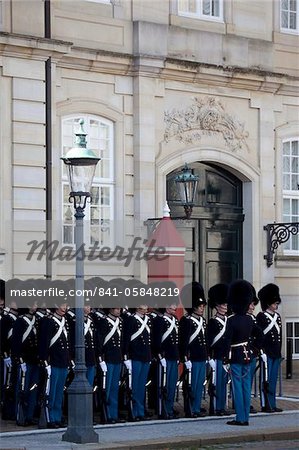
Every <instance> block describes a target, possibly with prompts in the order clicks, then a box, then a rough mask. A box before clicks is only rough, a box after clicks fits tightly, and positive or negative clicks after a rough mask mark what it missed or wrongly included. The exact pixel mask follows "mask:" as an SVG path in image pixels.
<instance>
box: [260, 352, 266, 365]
mask: <svg viewBox="0 0 299 450" xmlns="http://www.w3.org/2000/svg"><path fill="white" fill-rule="evenodd" d="M261 359H262V361H263V362H264V363H266V362H267V355H266V353H262V354H261Z"/></svg>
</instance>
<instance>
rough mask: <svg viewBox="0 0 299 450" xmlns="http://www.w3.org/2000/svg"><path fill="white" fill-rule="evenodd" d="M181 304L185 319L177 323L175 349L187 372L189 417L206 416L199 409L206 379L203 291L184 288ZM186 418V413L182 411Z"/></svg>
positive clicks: (194, 286)
mask: <svg viewBox="0 0 299 450" xmlns="http://www.w3.org/2000/svg"><path fill="white" fill-rule="evenodd" d="M181 300H182V303H183V305H190V303H191V304H192V307H191V308H190V307H185V309H186V311H187V316H183V317H182V318H181V320H180V332H179V347H180V357H181V361H183V363H184V365H185V369H184V370H185V371H190V370H191V394H190V398H191V417H203V416H205V415H206V413H205V411H204V410H203V408H201V401H202V394H203V387H204V382H205V378H206V360H207V356H208V355H207V343H206V320H205V318H204V317H203V314H204V310H205V306H206V304H207V302H206V299H205V294H204V290H203V287H202V285H201V284H200V283H198V282H195V281H194V282H192V283H189V284H186V285H185V286H184V287H183V289H182V291H181ZM185 413H186V415H189V414H190V411H189V412H187V411H186V410H185Z"/></svg>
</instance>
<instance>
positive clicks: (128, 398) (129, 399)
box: [125, 369, 135, 421]
mask: <svg viewBox="0 0 299 450" xmlns="http://www.w3.org/2000/svg"><path fill="white" fill-rule="evenodd" d="M125 388H126V390H125V406H126V407H127V409H128V415H129V420H130V421H134V420H135V414H134V410H133V395H132V371H131V370H129V369H127V376H126V381H125Z"/></svg>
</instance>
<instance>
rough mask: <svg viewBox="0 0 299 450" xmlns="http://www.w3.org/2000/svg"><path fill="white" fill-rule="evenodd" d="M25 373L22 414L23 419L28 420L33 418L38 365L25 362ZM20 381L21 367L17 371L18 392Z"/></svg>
mask: <svg viewBox="0 0 299 450" xmlns="http://www.w3.org/2000/svg"><path fill="white" fill-rule="evenodd" d="M26 368H27V369H26V373H25V385H24V394H25V398H26V400H25V404H24V415H25V420H26V421H30V420H32V419H33V415H34V410H35V406H36V402H37V386H38V382H39V367H38V366H37V365H35V364H28V363H27V364H26ZM20 383H21V369H20V372H19V379H18V386H17V392H19V389H20Z"/></svg>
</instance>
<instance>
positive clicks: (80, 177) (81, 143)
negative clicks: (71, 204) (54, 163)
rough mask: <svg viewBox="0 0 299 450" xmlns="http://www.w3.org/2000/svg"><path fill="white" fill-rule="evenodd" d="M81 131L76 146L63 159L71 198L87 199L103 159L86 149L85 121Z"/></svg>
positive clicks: (77, 136)
mask: <svg viewBox="0 0 299 450" xmlns="http://www.w3.org/2000/svg"><path fill="white" fill-rule="evenodd" d="M79 123H80V130H79V132H78V133H76V144H77V145H76V146H75V147H73V148H71V149H70V150H69V151H68V152H67V153H66V155H65V156H62V157H61V159H62V160H63V162H64V163H65V165H66V167H67V175H68V179H69V184H70V190H71V192H70V198H74V199H76V198H77V199H80V200H79V203H81V199H84V206H85V203H86V199H87V198H88V197H90V190H91V185H92V181H93V177H94V174H95V170H96V165H97V163H98V162H99V161H100V159H101V158H98V157H97V156H96V155H95V153H94V152H93V151H92V150H90V149H88V148H86V133H85V131H84V130H83V124H84V120H82V119H81V120H80V122H79Z"/></svg>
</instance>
